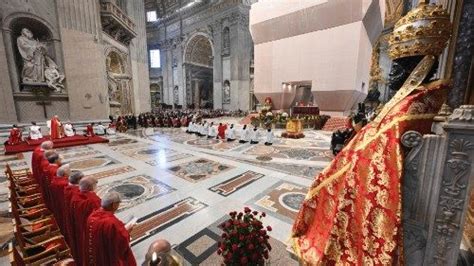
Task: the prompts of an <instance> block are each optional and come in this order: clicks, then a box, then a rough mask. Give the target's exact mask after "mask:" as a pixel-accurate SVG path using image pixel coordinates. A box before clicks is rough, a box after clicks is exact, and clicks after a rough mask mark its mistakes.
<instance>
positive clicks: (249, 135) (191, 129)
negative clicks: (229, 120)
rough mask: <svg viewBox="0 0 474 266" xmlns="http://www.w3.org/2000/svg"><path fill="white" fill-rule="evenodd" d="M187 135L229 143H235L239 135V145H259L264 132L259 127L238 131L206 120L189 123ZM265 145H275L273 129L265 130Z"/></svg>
mask: <svg viewBox="0 0 474 266" xmlns="http://www.w3.org/2000/svg"><path fill="white" fill-rule="evenodd" d="M186 133H188V134H195V135H196V136H199V137H202V138H208V139H222V140H226V141H228V142H232V141H235V140H236V139H237V134H238V135H239V143H242V144H243V143H248V142H250V144H258V143H259V142H260V137H261V135H262V132H261V130H260V129H258V127H254V128H252V129H251V128H249V127H247V125H244V126H243V127H242V129H240V130H237V129H236V128H235V127H234V124H230V125H227V124H225V123H219V124H215V123H214V122H208V121H206V120H201V121H200V122H199V121H191V122H189V124H188V126H187V129H186ZM264 137H265V143H264V144H265V145H267V146H270V145H272V144H273V139H274V137H275V136H274V134H273V130H272V129H271V128H268V129H265V136H264Z"/></svg>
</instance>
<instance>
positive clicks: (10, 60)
mask: <svg viewBox="0 0 474 266" xmlns="http://www.w3.org/2000/svg"><path fill="white" fill-rule="evenodd" d="M3 43H4V45H5V54H6V56H7V65H8V73H9V74H10V81H11V86H12V89H13V91H14V92H19V91H20V77H19V76H18V72H17V70H16V68H15V66H16V62H15V51H13V43H14V42H13V41H12V35H11V30H10V29H3Z"/></svg>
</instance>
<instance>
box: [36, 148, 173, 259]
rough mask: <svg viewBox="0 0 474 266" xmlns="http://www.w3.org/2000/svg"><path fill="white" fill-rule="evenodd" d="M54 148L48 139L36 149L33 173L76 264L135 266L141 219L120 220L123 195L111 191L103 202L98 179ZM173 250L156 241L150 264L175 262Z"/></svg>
mask: <svg viewBox="0 0 474 266" xmlns="http://www.w3.org/2000/svg"><path fill="white" fill-rule="evenodd" d="M53 145H54V144H53V142H52V141H44V142H42V143H41V144H40V145H39V146H38V147H36V148H35V150H34V151H33V155H32V161H31V165H32V174H33V177H34V179H35V180H36V181H37V183H38V184H39V187H40V190H41V192H42V196H43V198H44V202H45V205H46V207H47V208H48V209H49V210H50V211H51V212H52V213H53V216H54V218H55V220H56V222H57V224H58V227H59V229H60V231H61V233H62V234H63V236H64V238H65V240H66V242H67V244H68V246H69V248H70V250H71V254H72V256H73V258H74V263H75V265H136V261H135V258H134V255H133V253H132V250H131V248H130V232H131V230H133V227H134V225H135V223H136V219H132V220H131V221H130V222H128V223H126V224H124V223H123V222H121V221H120V220H119V219H118V218H117V217H116V216H115V212H116V211H117V210H118V209H119V207H120V203H121V199H120V194H119V193H117V192H109V193H107V194H105V195H104V196H103V197H102V198H100V197H99V196H98V195H97V194H96V192H95V191H96V189H97V184H98V180H97V178H95V177H93V176H84V174H83V173H82V172H80V171H72V169H71V167H70V165H69V164H63V162H62V157H61V155H60V154H59V153H58V152H57V151H55V150H54V147H53ZM169 251H170V245H169V243H167V242H166V241H165V240H159V241H156V242H154V243H153V244H152V246H150V250H149V253H150V252H152V253H153V252H154V253H156V254H147V260H149V261H152V260H154V261H155V262H156V260H158V259H159V260H161V261H165V260H171V259H172V258H167V257H166V256H167V254H169ZM167 265H169V264H167Z"/></svg>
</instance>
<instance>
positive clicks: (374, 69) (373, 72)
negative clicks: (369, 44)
mask: <svg viewBox="0 0 474 266" xmlns="http://www.w3.org/2000/svg"><path fill="white" fill-rule="evenodd" d="M369 75H370V80H369V88H372V87H373V86H374V84H376V83H379V82H381V81H382V80H383V78H382V69H381V68H380V38H379V40H378V41H377V43H375V45H374V47H373V48H372V58H371V62H370V72H369Z"/></svg>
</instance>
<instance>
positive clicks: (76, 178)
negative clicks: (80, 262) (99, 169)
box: [63, 171, 84, 257]
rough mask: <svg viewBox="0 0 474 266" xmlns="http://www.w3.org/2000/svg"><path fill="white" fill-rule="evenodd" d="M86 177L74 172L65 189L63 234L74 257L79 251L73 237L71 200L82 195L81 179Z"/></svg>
mask: <svg viewBox="0 0 474 266" xmlns="http://www.w3.org/2000/svg"><path fill="white" fill-rule="evenodd" d="M83 177H84V174H83V173H82V172H80V171H77V172H74V173H72V174H71V175H70V176H69V183H68V185H67V186H66V187H64V203H63V206H64V208H63V212H64V213H63V220H64V227H65V230H64V232H63V235H64V238H65V239H66V242H67V243H68V245H69V248H70V249H71V252H72V253H73V254H72V255H73V257H74V256H76V254H74V252H75V251H76V250H77V249H76V244H77V243H76V241H75V239H74V238H73V237H72V236H74V228H73V225H74V223H73V220H71V215H72V214H73V212H72V211H71V210H72V205H71V199H72V198H73V197H74V196H75V195H78V194H80V193H81V191H80V190H79V182H80V181H81V179H82V178H83Z"/></svg>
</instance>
